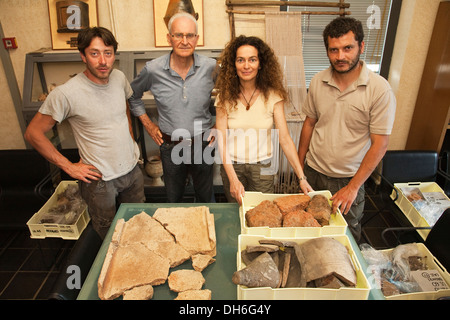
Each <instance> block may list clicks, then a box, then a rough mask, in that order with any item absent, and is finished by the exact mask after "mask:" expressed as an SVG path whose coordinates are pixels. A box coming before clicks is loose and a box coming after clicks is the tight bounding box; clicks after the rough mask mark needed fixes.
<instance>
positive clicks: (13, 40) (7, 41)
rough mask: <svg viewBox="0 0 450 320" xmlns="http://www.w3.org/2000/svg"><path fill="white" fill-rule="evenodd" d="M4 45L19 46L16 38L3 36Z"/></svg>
mask: <svg viewBox="0 0 450 320" xmlns="http://www.w3.org/2000/svg"><path fill="white" fill-rule="evenodd" d="M3 45H4V46H5V49H16V48H17V41H16V38H15V37H13V38H3Z"/></svg>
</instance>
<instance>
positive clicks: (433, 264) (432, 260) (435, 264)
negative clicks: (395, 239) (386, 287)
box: [382, 243, 450, 300]
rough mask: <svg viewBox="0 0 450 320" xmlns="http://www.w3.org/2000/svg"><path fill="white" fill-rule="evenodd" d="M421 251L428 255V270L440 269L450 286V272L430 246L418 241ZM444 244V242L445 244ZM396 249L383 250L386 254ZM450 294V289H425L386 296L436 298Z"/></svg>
mask: <svg viewBox="0 0 450 320" xmlns="http://www.w3.org/2000/svg"><path fill="white" fill-rule="evenodd" d="M416 244H417V248H418V249H419V252H420V253H421V254H422V255H423V256H426V263H427V266H428V270H438V271H439V273H440V275H441V276H442V278H443V280H444V281H445V282H446V284H447V286H448V287H450V274H449V273H448V271H447V270H446V269H445V268H444V266H443V265H442V264H441V263H440V262H439V261H438V260H437V259H436V257H434V256H433V254H432V253H431V252H430V250H428V248H427V247H426V246H425V245H424V244H423V243H416ZM443 245H444V244H443ZM393 250H394V249H387V250H382V252H384V253H386V254H390V252H392V251H393ZM448 296H450V289H441V290H438V291H424V292H414V293H402V294H397V295H393V296H388V297H385V298H386V299H387V300H436V299H438V298H441V297H448Z"/></svg>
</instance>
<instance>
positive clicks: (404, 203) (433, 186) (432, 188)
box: [391, 182, 450, 240]
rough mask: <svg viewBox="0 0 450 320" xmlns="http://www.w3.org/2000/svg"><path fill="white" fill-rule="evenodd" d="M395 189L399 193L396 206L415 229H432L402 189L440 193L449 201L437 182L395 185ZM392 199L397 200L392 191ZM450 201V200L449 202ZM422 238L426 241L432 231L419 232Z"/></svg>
mask: <svg viewBox="0 0 450 320" xmlns="http://www.w3.org/2000/svg"><path fill="white" fill-rule="evenodd" d="M394 187H395V189H396V190H397V192H398V198H397V200H395V204H396V205H397V206H398V207H399V208H400V210H401V211H402V212H403V213H404V214H405V216H406V217H407V218H408V220H409V222H411V224H412V225H413V226H414V227H430V224H429V223H428V222H427V221H426V220H425V218H424V217H423V216H422V215H421V214H420V212H419V211H418V210H417V209H416V208H415V207H414V205H413V204H412V203H411V201H409V200H408V198H407V197H406V195H405V193H404V192H403V191H402V188H413V187H415V188H418V189H419V190H420V191H421V192H422V193H423V192H440V193H442V194H443V196H444V197H445V198H446V199H447V200H449V198H448V197H447V196H446V195H445V193H444V191H443V190H442V189H441V188H440V187H439V185H438V184H437V183H435V182H409V183H395V184H394ZM391 198H392V199H395V191H392V194H391ZM449 201H450V200H449ZM417 232H418V233H419V234H420V236H421V237H422V238H423V239H424V240H425V239H426V238H427V236H428V234H429V233H430V230H426V229H425V230H423V229H422V230H417Z"/></svg>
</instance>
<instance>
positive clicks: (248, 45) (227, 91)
mask: <svg viewBox="0 0 450 320" xmlns="http://www.w3.org/2000/svg"><path fill="white" fill-rule="evenodd" d="M220 65H221V68H220V73H219V75H218V78H217V82H216V88H217V89H218V96H217V98H216V104H215V106H216V128H217V130H218V131H219V132H220V133H221V135H220V136H221V138H219V150H220V152H221V157H222V167H221V175H222V180H223V187H224V191H225V195H226V197H227V199H228V201H230V202H233V201H237V202H238V203H239V204H241V198H242V197H243V196H244V193H245V190H247V191H260V192H264V193H273V192H274V175H275V173H276V172H271V170H270V169H271V168H270V165H271V159H272V156H273V145H274V143H272V142H275V141H272V138H273V135H272V129H273V125H274V124H275V128H276V129H277V131H275V132H277V133H278V137H279V141H277V142H279V144H280V146H281V148H282V149H283V151H284V153H285V154H286V157H287V159H288V161H289V163H290V165H291V166H292V167H293V169H294V171H295V174H296V175H297V177H298V178H299V181H300V188H301V190H302V191H303V192H304V193H305V194H307V193H308V192H309V191H313V190H312V188H311V186H310V185H309V184H308V182H307V181H306V177H305V176H304V174H303V170H302V167H301V165H300V161H299V159H298V154H297V149H296V147H295V145H294V142H293V141H292V138H291V136H290V135H289V131H288V128H287V123H286V118H285V116H284V102H285V101H286V100H287V99H288V94H287V91H286V89H285V88H284V86H283V73H282V71H281V67H280V65H279V63H278V59H277V57H276V56H275V54H274V52H273V50H272V49H271V48H270V47H269V46H268V45H267V44H266V43H265V42H264V41H262V40H261V39H259V38H257V37H246V36H239V37H237V38H235V39H233V40H231V41H230V42H229V43H228V44H227V46H226V48H225V49H224V51H223V53H222V56H221V58H220ZM275 137H276V135H275ZM275 161H277V160H276V159H275Z"/></svg>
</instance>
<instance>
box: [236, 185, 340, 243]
mask: <svg viewBox="0 0 450 320" xmlns="http://www.w3.org/2000/svg"><path fill="white" fill-rule="evenodd" d="M316 194H321V195H323V196H325V197H326V198H327V199H330V198H331V192H330V191H328V190H325V191H314V192H310V193H309V195H310V197H311V198H312V197H313V196H314V195H316ZM289 195H290V194H269V193H261V192H248V191H247V192H245V196H244V199H243V200H242V205H241V206H240V207H239V218H240V221H241V233H242V234H254V235H263V236H267V237H284V238H295V237H319V236H322V235H334V234H345V231H346V230H347V222H346V221H345V219H344V217H343V216H342V213H341V212H340V210H339V209H338V210H337V213H336V214H332V215H331V218H330V224H329V225H327V226H323V227H304V228H301V227H297V228H293V227H280V228H269V227H248V226H247V221H246V219H245V213H246V212H247V211H248V210H250V209H253V208H254V207H256V206H257V205H258V204H260V203H261V202H262V201H264V200H270V201H273V200H274V199H277V198H281V197H283V196H289ZM329 202H330V201H329ZM330 203H331V202H330Z"/></svg>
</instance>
